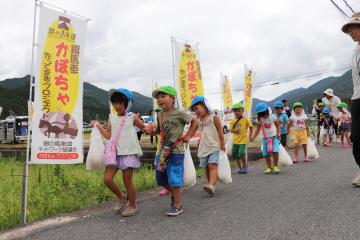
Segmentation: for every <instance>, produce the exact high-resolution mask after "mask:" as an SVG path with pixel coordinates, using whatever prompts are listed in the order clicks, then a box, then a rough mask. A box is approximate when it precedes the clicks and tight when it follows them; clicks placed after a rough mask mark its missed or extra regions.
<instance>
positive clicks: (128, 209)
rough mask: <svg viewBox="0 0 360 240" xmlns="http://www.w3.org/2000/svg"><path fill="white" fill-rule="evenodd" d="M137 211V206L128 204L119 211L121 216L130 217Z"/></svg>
mask: <svg viewBox="0 0 360 240" xmlns="http://www.w3.org/2000/svg"><path fill="white" fill-rule="evenodd" d="M138 212H139V209H138V207H135V208H133V207H130V206H127V207H126V208H125V210H124V211H123V212H122V213H121V216H123V217H131V216H134V215H135V214H137V213H138Z"/></svg>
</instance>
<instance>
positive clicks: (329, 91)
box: [324, 88, 334, 97]
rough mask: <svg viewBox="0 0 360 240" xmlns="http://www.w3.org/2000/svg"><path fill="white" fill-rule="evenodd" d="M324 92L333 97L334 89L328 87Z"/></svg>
mask: <svg viewBox="0 0 360 240" xmlns="http://www.w3.org/2000/svg"><path fill="white" fill-rule="evenodd" d="M324 94H326V95H328V96H330V97H333V96H334V90H332V89H331V88H328V89H326V90H325V91H324Z"/></svg>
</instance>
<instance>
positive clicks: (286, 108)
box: [281, 99, 291, 118]
mask: <svg viewBox="0 0 360 240" xmlns="http://www.w3.org/2000/svg"><path fill="white" fill-rule="evenodd" d="M281 101H282V102H283V103H284V111H283V112H284V113H286V115H287V116H288V117H289V118H290V117H291V111H290V107H289V102H288V100H286V99H283V100H281Z"/></svg>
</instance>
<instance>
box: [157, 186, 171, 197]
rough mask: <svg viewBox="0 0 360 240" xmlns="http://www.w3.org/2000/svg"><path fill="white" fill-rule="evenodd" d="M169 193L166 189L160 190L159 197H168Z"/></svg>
mask: <svg viewBox="0 0 360 240" xmlns="http://www.w3.org/2000/svg"><path fill="white" fill-rule="evenodd" d="M169 193H170V191H169V190H167V188H164V187H163V188H162V189H161V190H160V192H159V195H160V196H162V197H163V196H166V195H168V194H169Z"/></svg>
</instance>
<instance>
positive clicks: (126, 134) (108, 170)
mask: <svg viewBox="0 0 360 240" xmlns="http://www.w3.org/2000/svg"><path fill="white" fill-rule="evenodd" d="M109 94H110V102H111V104H112V106H113V108H114V109H115V111H116V115H114V114H110V116H109V124H108V127H107V128H104V127H102V126H101V125H100V124H99V123H98V122H97V121H95V120H93V121H91V123H92V124H93V125H94V126H95V127H97V128H98V129H99V131H100V133H101V134H102V135H103V136H104V137H105V138H106V139H108V140H110V139H111V140H114V139H116V138H117V142H116V143H115V147H116V163H114V162H107V161H106V160H105V172H104V183H105V185H106V186H107V187H108V188H109V189H110V190H111V191H112V192H113V193H114V194H115V195H116V196H117V198H118V201H119V203H118V208H117V212H118V213H121V215H122V216H124V217H129V216H133V215H135V214H136V213H137V212H138V207H137V205H136V190H135V187H134V184H133V182H132V176H133V171H134V169H136V168H139V167H140V161H139V157H140V156H141V155H142V151H141V147H140V143H139V141H138V138H137V135H136V132H135V128H134V126H136V127H138V128H139V129H144V127H145V126H144V124H143V122H142V121H141V120H140V118H139V117H138V116H136V115H135V114H128V112H129V110H130V108H131V105H132V103H133V102H134V97H133V94H132V92H131V91H129V90H127V89H124V88H119V89H111V90H110V91H109ZM118 170H121V172H122V178H123V182H124V185H125V188H126V191H127V195H126V194H125V193H122V192H121V190H120V188H119V186H118V185H117V184H116V183H115V182H114V177H115V175H116V173H117V172H118ZM128 201H129V205H128V206H126V204H127V202H128ZM125 206H126V208H125ZM124 208H125V209H124Z"/></svg>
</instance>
